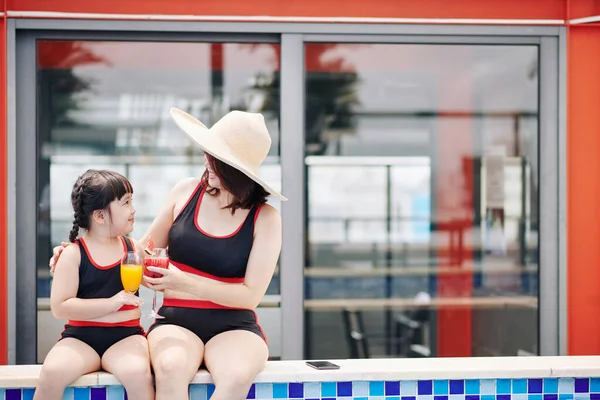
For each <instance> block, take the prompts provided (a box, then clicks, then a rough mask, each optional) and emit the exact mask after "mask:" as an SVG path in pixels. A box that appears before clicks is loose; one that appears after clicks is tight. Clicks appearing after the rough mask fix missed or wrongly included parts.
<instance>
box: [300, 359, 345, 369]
mask: <svg viewBox="0 0 600 400" xmlns="http://www.w3.org/2000/svg"><path fill="white" fill-rule="evenodd" d="M306 365H308V366H309V367H311V368H314V369H318V370H325V369H340V366H339V365H337V364H334V363H331V362H329V361H307V362H306Z"/></svg>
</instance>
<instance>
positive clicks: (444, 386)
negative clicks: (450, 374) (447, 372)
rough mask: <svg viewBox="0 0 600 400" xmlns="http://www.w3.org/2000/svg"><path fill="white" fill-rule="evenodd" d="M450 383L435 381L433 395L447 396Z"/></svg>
mask: <svg viewBox="0 0 600 400" xmlns="http://www.w3.org/2000/svg"><path fill="white" fill-rule="evenodd" d="M448 386H449V385H448V381H438V380H436V381H433V394H434V395H438V396H439V395H446V394H448Z"/></svg>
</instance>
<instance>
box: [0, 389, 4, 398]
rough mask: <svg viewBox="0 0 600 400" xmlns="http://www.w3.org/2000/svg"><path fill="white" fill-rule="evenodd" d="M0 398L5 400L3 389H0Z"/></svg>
mask: <svg viewBox="0 0 600 400" xmlns="http://www.w3.org/2000/svg"><path fill="white" fill-rule="evenodd" d="M0 400H5V397H4V389H0Z"/></svg>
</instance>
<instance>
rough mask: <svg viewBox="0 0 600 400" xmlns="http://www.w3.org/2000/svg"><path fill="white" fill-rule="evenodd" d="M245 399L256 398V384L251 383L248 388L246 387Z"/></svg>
mask: <svg viewBox="0 0 600 400" xmlns="http://www.w3.org/2000/svg"><path fill="white" fill-rule="evenodd" d="M246 398H247V399H256V385H255V384H252V386H250V389H248V394H247V395H246Z"/></svg>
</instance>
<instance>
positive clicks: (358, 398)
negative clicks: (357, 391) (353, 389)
mask: <svg viewBox="0 0 600 400" xmlns="http://www.w3.org/2000/svg"><path fill="white" fill-rule="evenodd" d="M353 400H369V398H368V397H355V398H354V399H353Z"/></svg>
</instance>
